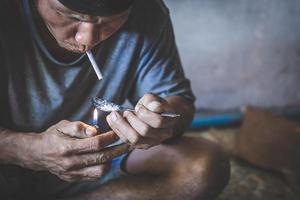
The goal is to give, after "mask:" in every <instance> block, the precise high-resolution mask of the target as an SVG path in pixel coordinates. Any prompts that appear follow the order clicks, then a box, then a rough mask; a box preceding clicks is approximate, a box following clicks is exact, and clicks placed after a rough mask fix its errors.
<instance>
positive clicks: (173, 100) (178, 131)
mask: <svg viewBox="0 0 300 200" xmlns="http://www.w3.org/2000/svg"><path fill="white" fill-rule="evenodd" d="M166 100H167V101H168V103H169V105H170V106H171V107H172V108H173V109H174V111H175V112H176V113H179V114H180V115H181V117H180V118H178V120H177V122H176V123H175V126H174V132H173V136H172V138H170V139H175V138H178V137H180V136H182V135H183V133H184V131H185V130H186V129H187V128H188V127H189V126H190V124H191V122H192V120H193V117H194V114H195V106H194V104H193V103H192V102H191V101H188V100H186V99H184V98H183V97H179V96H172V97H167V98H166Z"/></svg>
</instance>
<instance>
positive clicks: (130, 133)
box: [106, 94, 178, 149]
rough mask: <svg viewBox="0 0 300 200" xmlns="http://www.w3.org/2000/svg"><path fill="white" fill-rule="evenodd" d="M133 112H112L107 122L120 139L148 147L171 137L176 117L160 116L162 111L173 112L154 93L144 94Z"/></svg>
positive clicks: (142, 147) (138, 146) (165, 102)
mask: <svg viewBox="0 0 300 200" xmlns="http://www.w3.org/2000/svg"><path fill="white" fill-rule="evenodd" d="M135 111H136V112H135V113H132V112H128V111H125V112H124V113H123V116H122V115H121V114H120V113H118V112H112V113H110V114H109V115H108V116H107V118H106V119H107V122H108V124H109V126H110V127H111V128H112V130H113V131H114V132H115V133H116V134H117V135H118V136H119V137H120V139H121V140H122V141H123V142H125V143H129V144H131V145H132V146H134V147H135V148H138V149H148V148H150V147H152V146H156V145H159V144H161V142H163V141H164V140H166V139H168V138H171V137H172V136H173V132H174V125H175V123H176V121H177V120H178V119H177V118H171V117H162V116H160V113H162V112H174V110H173V109H172V108H171V106H170V105H169V103H168V102H167V101H166V100H165V99H163V98H161V97H159V96H157V95H154V94H145V95H144V96H143V97H142V98H141V99H140V100H139V102H138V103H137V105H136V106H135Z"/></svg>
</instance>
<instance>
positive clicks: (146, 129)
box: [140, 125, 152, 137]
mask: <svg viewBox="0 0 300 200" xmlns="http://www.w3.org/2000/svg"><path fill="white" fill-rule="evenodd" d="M151 131H152V129H151V128H150V126H147V125H145V126H143V127H141V132H140V134H141V135H142V136H144V137H147V136H149V135H150V133H151Z"/></svg>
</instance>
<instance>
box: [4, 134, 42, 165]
mask: <svg viewBox="0 0 300 200" xmlns="http://www.w3.org/2000/svg"><path fill="white" fill-rule="evenodd" d="M37 138H38V134H34V133H17V132H13V131H9V130H5V131H2V132H1V142H0V150H1V151H0V152H1V153H0V162H1V163H3V164H12V165H18V166H21V167H25V168H28V166H29V165H30V157H33V156H34V151H33V149H35V146H36V143H37V142H36V140H37Z"/></svg>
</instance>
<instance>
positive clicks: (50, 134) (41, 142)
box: [0, 120, 129, 182]
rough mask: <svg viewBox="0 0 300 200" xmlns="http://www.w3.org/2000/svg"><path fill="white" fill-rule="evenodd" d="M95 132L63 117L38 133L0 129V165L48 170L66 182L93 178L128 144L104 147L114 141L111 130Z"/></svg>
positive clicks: (122, 151) (115, 137) (103, 173)
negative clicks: (101, 132)
mask: <svg viewBox="0 0 300 200" xmlns="http://www.w3.org/2000/svg"><path fill="white" fill-rule="evenodd" d="M96 134H97V130H96V129H95V128H94V127H91V126H89V125H87V124H84V123H82V122H69V121H66V120H64V121H61V122H59V123H57V124H55V125H53V126H51V127H50V128H48V129H47V130H46V131H45V132H42V133H39V134H36V133H17V132H14V131H10V130H6V129H4V128H0V164H12V165H18V166H21V167H24V168H28V169H31V170H35V171H41V170H43V171H49V172H50V173H52V174H54V175H56V176H58V177H59V178H61V179H62V180H65V181H69V182H73V181H88V180H96V179H99V178H101V177H102V176H104V175H105V174H106V173H107V172H108V171H109V169H110V162H111V160H112V159H113V158H115V157H117V156H120V155H121V154H123V153H125V152H127V151H128V147H129V146H128V145H126V144H123V145H118V146H113V147H107V146H108V145H110V144H112V143H114V142H116V141H117V140H118V137H117V136H116V134H115V133H114V132H112V131H110V132H107V133H103V134H101V135H96Z"/></svg>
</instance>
